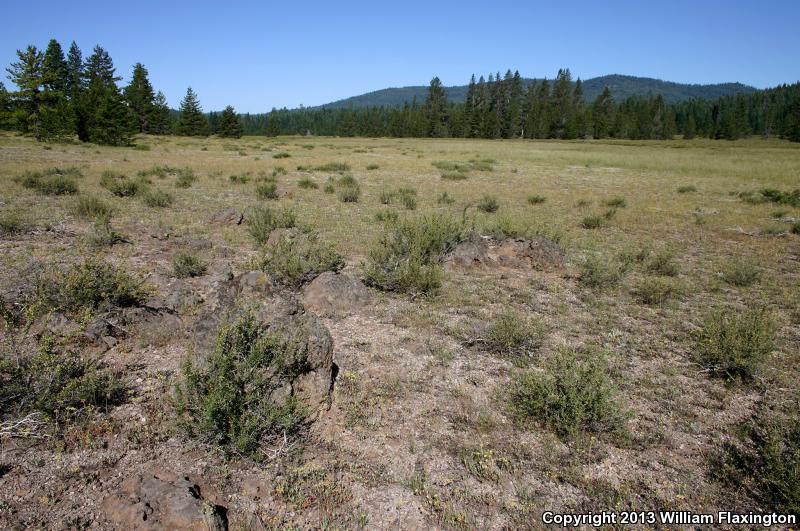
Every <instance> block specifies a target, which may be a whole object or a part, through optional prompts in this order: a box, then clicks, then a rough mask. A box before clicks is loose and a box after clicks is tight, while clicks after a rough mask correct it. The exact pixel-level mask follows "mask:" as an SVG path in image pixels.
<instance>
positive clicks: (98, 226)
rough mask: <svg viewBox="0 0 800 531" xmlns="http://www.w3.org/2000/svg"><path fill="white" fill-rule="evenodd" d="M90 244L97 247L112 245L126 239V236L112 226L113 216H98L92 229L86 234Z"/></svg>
mask: <svg viewBox="0 0 800 531" xmlns="http://www.w3.org/2000/svg"><path fill="white" fill-rule="evenodd" d="M86 241H87V243H88V244H89V245H91V246H92V247H96V248H102V247H111V246H112V245H116V244H118V243H122V242H124V241H126V240H125V236H123V235H122V234H120V233H119V232H117V231H115V230H114V228H113V227H112V226H111V218H97V219H96V220H95V222H94V223H93V224H92V230H91V232H89V234H88V235H87V236H86Z"/></svg>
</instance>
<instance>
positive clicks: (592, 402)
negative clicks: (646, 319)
mask: <svg viewBox="0 0 800 531" xmlns="http://www.w3.org/2000/svg"><path fill="white" fill-rule="evenodd" d="M545 369H546V370H545V371H526V372H523V373H521V374H519V375H517V376H516V377H515V378H514V381H513V383H512V387H511V390H510V392H509V395H508V401H509V411H510V412H511V414H512V416H514V417H515V418H516V419H517V421H518V422H520V423H522V424H527V423H529V422H531V421H533V422H539V423H541V424H543V425H544V426H546V427H548V428H549V429H551V430H553V431H554V432H555V433H556V434H558V435H559V436H562V437H573V436H575V435H577V434H579V433H580V432H583V431H590V432H603V431H616V430H618V429H619V428H620V420H621V414H620V411H619V409H618V407H617V405H616V404H615V402H614V394H615V389H614V386H613V385H612V384H611V381H610V379H609V377H608V375H607V374H606V370H605V367H604V366H603V364H602V363H601V362H600V361H598V360H596V359H592V358H588V359H583V360H581V359H579V358H578V355H577V354H576V353H575V352H574V351H571V350H561V351H560V352H559V353H558V354H557V355H556V356H555V357H554V358H553V359H552V360H550V362H549V363H548V364H547V366H546V368H545Z"/></svg>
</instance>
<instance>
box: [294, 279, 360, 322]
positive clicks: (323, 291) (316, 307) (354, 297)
mask: <svg viewBox="0 0 800 531" xmlns="http://www.w3.org/2000/svg"><path fill="white" fill-rule="evenodd" d="M369 301H370V293H369V290H368V289H367V287H366V286H365V285H364V284H363V283H362V282H361V281H360V280H358V279H357V278H355V277H353V276H351V275H348V274H347V273H334V272H332V271H326V272H324V273H322V274H321V275H319V276H318V277H317V278H315V279H314V280H313V281H312V282H311V283H310V284H308V285H307V286H306V287H305V290H304V291H303V306H305V308H306V310H308V311H310V312H313V313H315V314H317V315H319V316H323V317H345V316H347V315H351V314H353V313H355V312H357V311H358V310H360V309H362V308H364V307H365V306H366V305H367V304H369Z"/></svg>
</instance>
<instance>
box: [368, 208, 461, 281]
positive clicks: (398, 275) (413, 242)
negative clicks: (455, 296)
mask: <svg viewBox="0 0 800 531" xmlns="http://www.w3.org/2000/svg"><path fill="white" fill-rule="evenodd" d="M467 237H468V233H467V231H466V230H465V228H464V226H463V224H462V223H460V222H458V221H456V220H455V219H453V218H452V217H449V216H445V215H438V214H435V215H431V216H423V217H421V218H418V219H414V220H406V221H402V222H399V223H396V224H392V225H391V226H390V227H387V229H386V230H385V231H384V233H383V234H382V235H381V237H380V238H379V239H378V241H377V243H376V244H375V245H374V246H373V247H372V249H371V250H370V252H369V254H368V258H367V263H366V264H365V274H366V280H367V283H368V284H370V285H372V286H375V287H378V288H379V289H382V290H385V291H399V292H404V293H429V292H431V291H433V290H435V289H437V288H438V287H439V286H440V285H441V279H442V275H443V273H442V270H441V266H440V262H441V260H442V258H443V256H444V255H445V254H446V253H448V252H449V251H450V250H451V249H452V248H453V247H454V246H455V245H456V244H458V243H460V242H462V241H464V240H466V239H467Z"/></svg>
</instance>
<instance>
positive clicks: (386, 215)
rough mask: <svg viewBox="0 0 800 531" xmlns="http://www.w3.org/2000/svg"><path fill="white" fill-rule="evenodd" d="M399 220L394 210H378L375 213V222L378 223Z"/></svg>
mask: <svg viewBox="0 0 800 531" xmlns="http://www.w3.org/2000/svg"><path fill="white" fill-rule="evenodd" d="M398 219H399V216H398V214H397V211H396V210H392V209H386V210H379V211H378V212H376V213H375V221H379V222H382V223H394V222H395V221H397V220H398Z"/></svg>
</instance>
